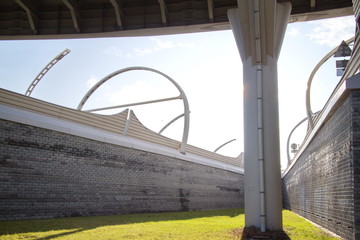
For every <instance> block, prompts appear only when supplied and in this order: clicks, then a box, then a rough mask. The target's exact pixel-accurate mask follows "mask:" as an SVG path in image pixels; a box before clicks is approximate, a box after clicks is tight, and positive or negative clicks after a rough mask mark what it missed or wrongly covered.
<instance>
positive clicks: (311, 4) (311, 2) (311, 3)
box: [310, 0, 316, 10]
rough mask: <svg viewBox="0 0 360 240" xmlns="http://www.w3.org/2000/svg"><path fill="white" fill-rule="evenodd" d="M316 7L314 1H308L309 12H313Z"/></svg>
mask: <svg viewBox="0 0 360 240" xmlns="http://www.w3.org/2000/svg"><path fill="white" fill-rule="evenodd" d="M315 7H316V0H310V8H311V10H315Z"/></svg>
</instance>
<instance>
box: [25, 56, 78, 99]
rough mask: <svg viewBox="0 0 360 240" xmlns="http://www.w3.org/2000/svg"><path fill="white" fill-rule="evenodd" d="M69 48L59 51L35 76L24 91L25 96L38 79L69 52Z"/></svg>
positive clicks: (32, 88)
mask: <svg viewBox="0 0 360 240" xmlns="http://www.w3.org/2000/svg"><path fill="white" fill-rule="evenodd" d="M70 52H71V51H70V49H65V50H64V51H62V52H61V53H59V54H58V55H57V56H56V57H54V59H53V60H51V61H50V62H49V63H48V64H47V65H46V66H45V67H44V68H43V69H42V70H41V72H40V73H39V74H38V75H37V76H36V78H35V79H34V80H33V81H32V83H31V84H30V86H29V87H28V89H27V90H26V92H25V96H30V95H31V93H32V91H33V90H34V88H35V87H36V85H37V84H38V83H39V82H40V80H41V79H42V78H43V77H44V76H45V74H46V73H47V72H48V71H49V70H50V69H51V68H52V67H53V66H54V65H55V64H56V63H58V62H59V61H60V60H61V59H62V58H63V57H65V56H66V55H68V54H69V53H70Z"/></svg>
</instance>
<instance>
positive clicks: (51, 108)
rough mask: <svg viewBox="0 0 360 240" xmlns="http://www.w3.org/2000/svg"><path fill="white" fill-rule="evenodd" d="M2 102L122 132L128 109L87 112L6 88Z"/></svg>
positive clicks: (2, 94) (0, 100)
mask: <svg viewBox="0 0 360 240" xmlns="http://www.w3.org/2000/svg"><path fill="white" fill-rule="evenodd" d="M0 104H4V105H8V106H13V107H16V108H20V109H24V110H27V111H31V112H36V113H40V114H44V115H46V116H51V117H55V118H60V119H64V120H67V121H71V122H76V123H80V124H85V125H88V126H92V127H96V128H100V129H103V130H106V131H111V132H116V133H122V132H123V131H124V126H125V121H126V117H127V110H125V111H123V112H121V113H119V114H116V115H112V116H105V115H99V114H93V113H87V112H82V111H79V110H75V109H70V108H65V107H61V106H58V105H55V104H51V103H47V102H44V101H41V100H38V99H35V98H31V97H27V96H24V95H21V94H17V93H13V92H9V91H6V90H4V89H0Z"/></svg>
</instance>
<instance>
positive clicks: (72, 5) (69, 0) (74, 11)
mask: <svg viewBox="0 0 360 240" xmlns="http://www.w3.org/2000/svg"><path fill="white" fill-rule="evenodd" d="M62 1H63V3H64V4H65V5H66V6H67V8H68V9H69V10H70V14H71V18H72V21H73V24H74V28H75V30H76V32H77V33H79V32H80V12H79V10H78V8H77V2H75V0H62Z"/></svg>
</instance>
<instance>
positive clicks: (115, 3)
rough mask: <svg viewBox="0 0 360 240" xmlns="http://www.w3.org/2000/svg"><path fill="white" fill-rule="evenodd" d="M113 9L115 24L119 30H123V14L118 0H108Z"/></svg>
mask: <svg viewBox="0 0 360 240" xmlns="http://www.w3.org/2000/svg"><path fill="white" fill-rule="evenodd" d="M109 1H110V2H111V4H112V5H113V7H114V10H115V15H116V23H117V25H118V26H119V28H120V29H123V28H124V27H123V18H124V13H123V11H122V8H121V2H120V1H119V0H109Z"/></svg>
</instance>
